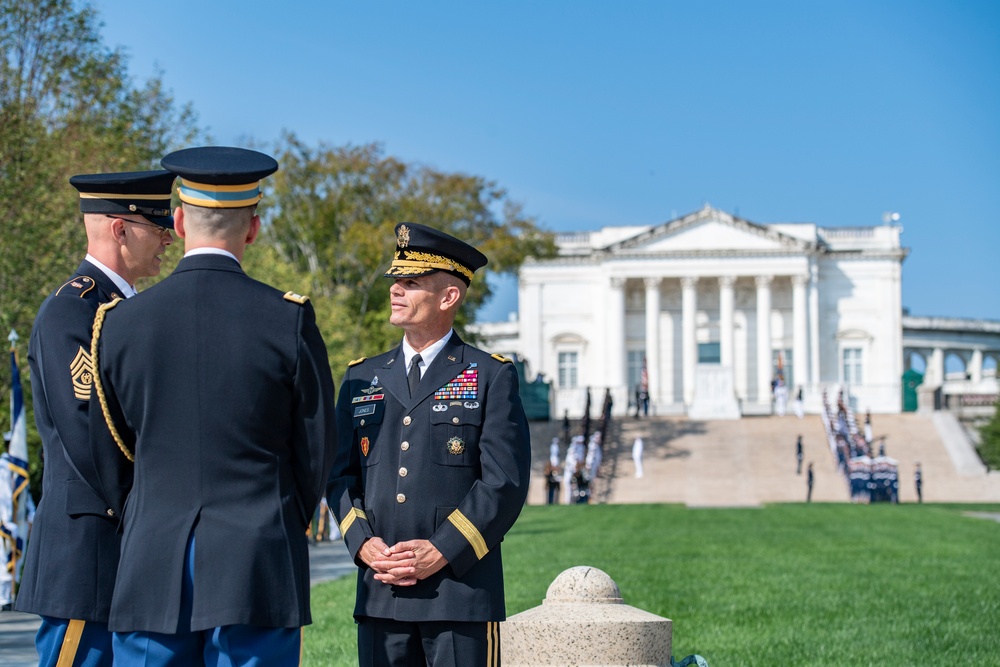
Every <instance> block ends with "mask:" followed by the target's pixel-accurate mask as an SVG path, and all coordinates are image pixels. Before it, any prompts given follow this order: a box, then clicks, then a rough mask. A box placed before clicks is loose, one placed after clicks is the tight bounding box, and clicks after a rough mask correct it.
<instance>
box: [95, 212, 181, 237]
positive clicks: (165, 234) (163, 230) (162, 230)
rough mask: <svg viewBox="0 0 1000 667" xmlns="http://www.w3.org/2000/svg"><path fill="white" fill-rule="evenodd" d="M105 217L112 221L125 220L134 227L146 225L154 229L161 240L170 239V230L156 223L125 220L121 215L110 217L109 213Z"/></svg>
mask: <svg viewBox="0 0 1000 667" xmlns="http://www.w3.org/2000/svg"><path fill="white" fill-rule="evenodd" d="M104 217H105V218H111V219H112V220H124V221H125V222H131V223H132V224H134V225H146V226H147V227H152V228H153V229H155V230H156V231H158V232H159V233H160V237H161V238H170V229H169V228H167V227H161V226H160V225H158V224H156V223H155V222H149V221H147V220H129V219H128V218H123V217H122V216H120V215H109V214H107V213H105V214H104Z"/></svg>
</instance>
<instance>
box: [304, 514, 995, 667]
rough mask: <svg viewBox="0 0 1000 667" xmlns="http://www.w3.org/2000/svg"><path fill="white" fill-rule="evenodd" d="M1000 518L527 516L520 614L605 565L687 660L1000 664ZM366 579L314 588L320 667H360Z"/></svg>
mask: <svg viewBox="0 0 1000 667" xmlns="http://www.w3.org/2000/svg"><path fill="white" fill-rule="evenodd" d="M966 510H981V511H991V512H1000V506H996V505H993V506H956V505H897V506H891V505H868V506H860V505H845V504H831V505H826V504H813V505H774V506H769V507H767V508H764V509H687V508H684V507H681V506H675V505H590V506H568V507H567V506H555V507H537V506H532V507H526V508H525V510H524V512H523V513H522V515H521V518H520V519H519V520H518V523H517V525H516V526H515V527H514V529H513V530H512V531H511V532H510V534H509V535H508V536H507V539H506V541H505V542H504V559H505V566H506V567H505V580H506V585H507V613H508V615H513V614H516V613H518V612H520V611H524V610H525V609H529V608H531V607H535V606H537V605H539V604H541V602H542V599H543V598H544V597H545V591H546V589H547V588H548V586H549V584H550V583H551V582H552V580H553V579H554V578H555V577H556V576H557V575H558V574H559V573H560V572H562V571H563V570H565V569H566V568H569V567H572V566H574V565H591V566H594V567H597V568H600V569H601V570H603V571H605V572H607V573H608V574H609V575H610V576H611V578H612V579H614V580H615V581H616V582H617V583H618V586H619V588H621V591H622V595H623V597H624V599H625V602H626V603H627V604H630V605H632V606H634V607H638V608H640V609H644V610H646V611H650V612H652V613H654V614H658V615H660V616H665V617H668V618H670V619H673V622H674V625H673V647H674V651H673V652H674V656H675V658H677V659H680V658H682V657H684V656H686V655H689V654H691V653H698V654H701V655H702V656H704V657H705V658H706V659H707V660H708V662H709V664H710V665H711V666H712V667H735V666H737V665H748V666H749V665H753V666H758V665H760V666H764V665H768V666H769V665H781V666H782V667H789V666H791V665H803V666H809V667H819V666H823V665H829V666H831V667H832V666H837V667H843V666H845V665H851V666H855V665H872V666H876V665H877V666H878V667H887V666H891V665H898V666H900V667H904V666H906V667H909V666H912V665H923V664H936V665H945V664H963V665H965V664H968V665H976V666H977V667H984V666H987V665H1000V567H998V566H1000V523H996V522H994V521H987V520H983V519H974V518H967V517H964V516H963V515H962V512H963V511H966ZM353 604H354V578H353V577H347V578H344V579H341V580H339V581H334V582H330V583H327V584H322V585H320V586H317V587H316V588H314V589H313V603H312V608H313V618H314V625H312V626H310V627H309V628H307V629H306V634H305V651H304V654H305V655H304V657H305V660H304V664H305V665H317V666H318V665H353V664H356V662H357V659H356V653H355V651H356V644H355V626H354V623H353V620H352V618H351V611H352V609H353Z"/></svg>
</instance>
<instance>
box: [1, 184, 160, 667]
mask: <svg viewBox="0 0 1000 667" xmlns="http://www.w3.org/2000/svg"><path fill="white" fill-rule="evenodd" d="M173 182H174V175H173V174H172V173H170V172H168V171H141V172H127V173H117V174H85V175H80V176H74V177H72V178H71V179H70V183H71V184H72V185H73V186H74V187H75V188H76V189H77V190H78V191H79V193H80V210H81V211H82V212H83V220H84V226H85V227H86V230H87V256H86V259H84V260H83V262H81V264H80V266H79V267H78V268H77V270H76V273H75V274H74V275H73V276H72V277H71V278H70V279H69V280H67V281H66V282H64V283H63V284H62V285H60V287H58V288H57V289H56V290H55V291H54V292H53V293H52V294H51V295H50V296H49V297H48V298H47V299H46V300H45V302H44V303H42V306H41V308H40V309H39V311H38V315H37V316H36V317H35V325H34V329H33V330H32V332H31V342H30V346H29V351H28V362H29V363H30V365H31V387H32V395H33V398H34V407H35V424H36V425H37V427H38V433H39V435H41V438H42V449H43V452H44V461H45V469H44V472H43V473H42V500H41V502H40V503H39V505H38V510H37V512H36V513H35V522H34V525H33V527H32V531H31V539H30V540H29V541H28V549H27V554H26V561H25V565H24V574H23V576H22V579H21V586H20V590H19V592H18V596H17V602H16V603H15V608H16V609H17V610H18V611H26V612H31V613H34V614H38V615H39V616H41V617H42V622H41V625H40V626H39V629H38V634H37V636H36V639H35V645H36V648H37V649H38V657H39V665H42V666H47V665H53V666H54V665H57V664H58V665H77V666H79V665H86V666H88V667H91V666H94V667H96V666H108V667H110V665H111V663H112V648H111V633H110V632H109V631H108V627H107V623H108V613H109V611H110V609H111V593H112V591H113V590H114V585H115V573H116V572H117V569H118V551H119V547H120V544H121V535H120V534H119V532H118V522H119V516H118V514H117V513H116V512H115V511H114V510H113V509H112V508H111V507H110V506H109V505H108V504H107V503H105V502H104V500H102V498H101V495H100V493H99V492H98V489H97V488H96V487H95V486H92V485H91V484H88V482H87V481H85V476H88V477H91V478H92V477H93V476H92V475H88V473H89V472H92V470H93V468H94V465H95V461H98V462H100V464H103V465H107V466H110V467H111V468H113V469H116V470H117V473H116V474H117V475H119V476H120V477H121V478H128V477H129V476H130V475H131V474H132V464H131V463H129V462H128V461H126V460H125V459H124V458H122V456H121V454H120V453H119V452H118V451H117V450H114V451H107V450H95V449H94V448H93V447H92V446H91V439H90V431H89V427H88V404H89V400H90V397H91V389H92V380H93V370H94V369H93V364H92V362H91V357H90V338H91V327H92V325H93V323H94V314H95V313H96V312H97V308H98V306H99V305H100V304H102V303H106V302H108V301H111V300H112V299H116V298H122V297H130V296H132V295H134V294H135V293H136V291H135V281H136V280H137V279H138V278H142V277H148V276H155V275H156V274H158V273H159V272H160V261H161V257H162V255H163V253H164V251H165V250H166V247H167V246H168V245H170V243H171V242H172V241H173V238H172V237H171V235H170V230H171V229H172V228H173V226H174V223H173V219H172V218H171V217H170V190H171V187H172V184H173Z"/></svg>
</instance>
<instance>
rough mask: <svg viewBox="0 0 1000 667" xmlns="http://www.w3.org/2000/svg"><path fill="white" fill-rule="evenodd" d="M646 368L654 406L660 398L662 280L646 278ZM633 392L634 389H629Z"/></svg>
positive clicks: (660, 400)
mask: <svg viewBox="0 0 1000 667" xmlns="http://www.w3.org/2000/svg"><path fill="white" fill-rule="evenodd" d="M643 282H644V283H645V285H646V368H647V370H648V372H649V396H650V400H651V401H652V402H653V405H657V404H659V403H660V402H662V397H661V396H660V386H661V384H660V377H661V374H662V371H661V369H660V282H661V281H660V279H659V278H646V279H645V280H644V281H643ZM629 391H632V387H629Z"/></svg>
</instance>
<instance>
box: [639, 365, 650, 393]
mask: <svg viewBox="0 0 1000 667" xmlns="http://www.w3.org/2000/svg"><path fill="white" fill-rule="evenodd" d="M639 385H640V386H641V387H642V390H643V391H645V392H649V370H648V369H647V368H646V357H643V358H642V370H641V371H640V372H639Z"/></svg>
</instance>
